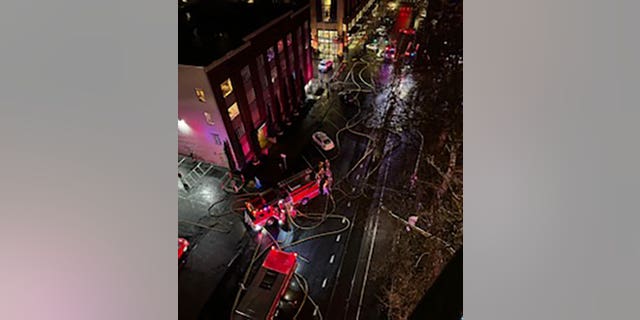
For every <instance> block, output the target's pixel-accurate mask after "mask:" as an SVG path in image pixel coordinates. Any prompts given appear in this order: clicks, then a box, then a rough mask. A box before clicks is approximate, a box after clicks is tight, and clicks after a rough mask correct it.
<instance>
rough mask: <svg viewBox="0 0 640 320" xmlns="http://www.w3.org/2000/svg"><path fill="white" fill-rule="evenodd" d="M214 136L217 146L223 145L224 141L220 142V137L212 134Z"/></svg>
mask: <svg viewBox="0 0 640 320" xmlns="http://www.w3.org/2000/svg"><path fill="white" fill-rule="evenodd" d="M212 135H213V141H214V142H215V143H216V144H217V145H221V144H222V141H221V140H220V135H219V134H217V133H214V134H212Z"/></svg>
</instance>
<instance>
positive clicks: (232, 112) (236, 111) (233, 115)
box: [227, 102, 240, 120]
mask: <svg viewBox="0 0 640 320" xmlns="http://www.w3.org/2000/svg"><path fill="white" fill-rule="evenodd" d="M227 111H229V118H230V119H231V120H233V119H235V118H236V117H237V116H238V115H239V114H240V110H239V109H238V103H237V102H234V103H233V104H232V105H231V107H229V109H227Z"/></svg>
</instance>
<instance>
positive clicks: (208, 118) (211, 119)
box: [204, 111, 214, 125]
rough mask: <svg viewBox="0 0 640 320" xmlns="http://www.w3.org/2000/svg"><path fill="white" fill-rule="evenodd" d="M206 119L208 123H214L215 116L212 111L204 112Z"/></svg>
mask: <svg viewBox="0 0 640 320" xmlns="http://www.w3.org/2000/svg"><path fill="white" fill-rule="evenodd" d="M204 119H205V120H206V121H207V123H208V124H210V125H213V124H214V122H213V116H212V115H211V113H209V112H207V111H205V112H204Z"/></svg>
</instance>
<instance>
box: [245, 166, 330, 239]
mask: <svg viewBox="0 0 640 320" xmlns="http://www.w3.org/2000/svg"><path fill="white" fill-rule="evenodd" d="M319 194H320V188H319V187H318V183H317V182H316V180H315V177H314V172H313V170H311V169H307V170H304V171H302V172H300V173H298V174H296V175H294V176H292V177H290V178H289V179H287V180H284V181H282V182H280V183H278V189H272V190H269V191H267V192H264V193H262V194H260V195H259V196H258V197H256V198H253V199H251V200H250V201H247V202H246V203H245V210H244V221H245V223H246V224H247V225H249V226H250V227H251V228H252V229H253V230H254V231H260V230H262V228H264V226H265V225H272V224H273V223H275V222H276V221H277V222H278V223H279V224H280V225H283V226H285V228H286V229H288V222H287V214H288V215H290V216H291V217H295V215H296V210H295V209H294V207H296V206H298V205H300V204H301V205H306V204H307V203H308V202H309V200H311V199H313V198H315V197H317V196H318V195H319Z"/></svg>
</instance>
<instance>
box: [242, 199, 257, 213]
mask: <svg viewBox="0 0 640 320" xmlns="http://www.w3.org/2000/svg"><path fill="white" fill-rule="evenodd" d="M244 206H245V207H246V208H247V210H249V212H251V213H253V211H255V210H256V208H254V207H253V205H252V204H251V203H250V202H249V201H245V202H244Z"/></svg>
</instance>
